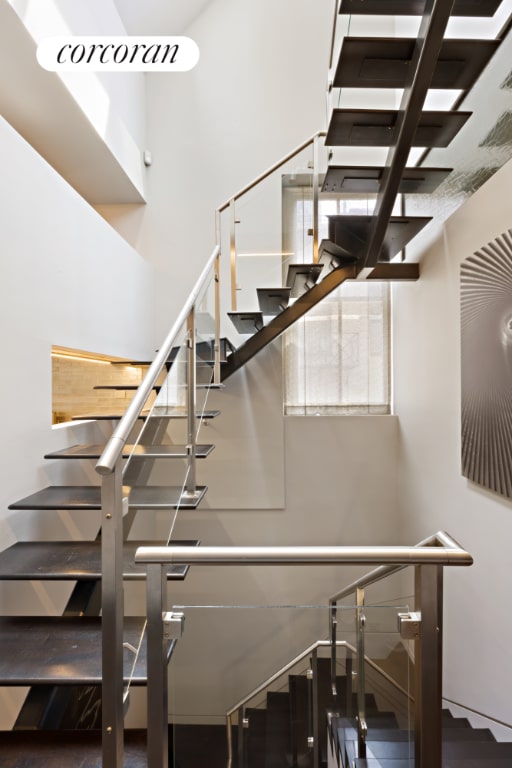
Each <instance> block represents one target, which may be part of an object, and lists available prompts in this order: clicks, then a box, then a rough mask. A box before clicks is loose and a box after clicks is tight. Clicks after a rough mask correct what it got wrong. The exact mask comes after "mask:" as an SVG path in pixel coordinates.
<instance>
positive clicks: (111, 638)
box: [101, 461, 124, 768]
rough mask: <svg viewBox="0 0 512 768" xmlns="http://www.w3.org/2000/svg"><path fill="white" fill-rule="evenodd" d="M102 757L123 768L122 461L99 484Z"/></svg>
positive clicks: (116, 767) (110, 764)
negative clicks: (100, 524) (100, 528)
mask: <svg viewBox="0 0 512 768" xmlns="http://www.w3.org/2000/svg"><path fill="white" fill-rule="evenodd" d="M101 516H102V531H101V560H102V599H101V610H102V620H101V621H102V650H101V660H102V758H103V765H108V766H111V768H122V766H123V751H124V750H123V616H124V600H123V560H122V557H123V483H122V470H121V462H120V461H119V462H118V463H117V464H116V466H115V468H114V471H113V473H112V474H110V475H106V476H105V477H104V478H103V482H102V485H101Z"/></svg>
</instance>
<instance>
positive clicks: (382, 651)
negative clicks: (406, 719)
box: [169, 604, 402, 768]
mask: <svg viewBox="0 0 512 768" xmlns="http://www.w3.org/2000/svg"><path fill="white" fill-rule="evenodd" d="M401 609H402V607H401V606H393V607H391V606H386V607H383V608H376V607H373V606H372V607H371V608H369V609H368V611H367V625H366V629H365V634H366V642H367V647H368V651H369V654H365V655H364V657H363V662H364V663H363V668H364V671H363V674H361V673H358V663H359V661H358V660H359V655H358V648H357V632H356V628H355V618H356V613H357V609H356V608H355V607H354V606H345V607H344V608H343V609H341V610H340V617H339V622H340V625H341V627H343V630H342V631H341V630H340V636H341V637H342V640H341V641H340V643H339V647H338V653H337V675H336V683H337V685H336V692H333V690H332V685H331V676H330V669H331V662H330V647H329V643H328V641H327V640H326V639H325V627H326V621H327V619H328V609H327V607H326V606H320V605H315V606H300V605H289V606H270V605H267V606H261V605H243V606H240V605H238V606H235V605H210V606H206V605H190V604H188V605H176V606H174V607H173V611H176V612H183V613H184V615H185V624H184V627H185V629H184V633H183V636H182V637H181V639H180V640H178V643H177V646H176V648H175V650H174V652H173V655H172V658H171V662H170V665H169V684H170V689H169V690H170V696H169V722H170V723H171V725H172V728H171V731H172V754H173V759H174V761H175V763H174V764H176V765H180V766H187V765H188V764H190V761H191V760H192V759H194V760H197V761H198V762H199V763H203V764H205V765H206V764H209V765H228V763H227V758H228V751H230V754H231V761H232V762H231V765H232V766H233V768H234V766H238V767H239V768H243V767H245V766H247V767H248V768H249V767H250V766H252V765H258V764H260V765H264V764H267V765H270V764H272V765H303V766H311V768H314V766H316V765H320V763H321V761H324V760H325V759H326V756H327V753H328V751H329V750H334V752H335V753H338V752H339V748H340V747H339V735H340V734H339V733H338V731H339V729H349V732H347V734H345V736H346V738H347V739H350V740H351V739H352V737H353V730H354V728H355V729H356V732H357V713H358V711H359V710H358V698H357V694H358V685H359V683H360V682H361V679H362V678H363V679H364V684H365V686H366V690H365V698H364V701H365V702H366V707H367V711H368V716H370V714H371V715H372V717H373V716H375V718H376V719H377V718H378V717H379V712H380V708H381V707H384V709H383V710H382V711H383V712H386V711H387V709H386V708H387V707H389V706H391V705H390V695H389V693H388V691H387V689H386V685H388V683H387V680H386V679H385V678H383V681H380V679H379V677H380V676H381V675H380V672H379V670H378V668H377V666H376V665H377V662H378V661H379V660H380V659H382V658H384V659H385V658H387V657H388V656H389V654H390V652H391V651H393V650H394V649H395V647H396V644H397V642H398V639H397V630H396V615H397V612H398V611H399V610H401ZM234 649H235V652H233V651H234ZM370 654H371V655H370ZM372 657H373V658H372ZM374 660H375V661H374ZM391 687H392V686H391ZM393 690H394V689H393ZM370 707H373V709H372V710H371V713H370V710H369V708H370ZM226 714H229V718H228V721H227V722H228V726H227V725H226ZM382 717H383V722H384V723H385V727H387V728H389V729H390V732H391V727H392V726H391V724H390V723H391V721H390V718H388V719H384V718H385V715H382ZM370 722H371V726H372V728H373V727H374V723H373V720H372V721H370ZM394 728H395V730H396V731H398V730H400V728H399V727H398V723H397V725H395V726H394ZM228 734H229V750H228V739H227V736H228ZM378 735H379V736H380V731H379V733H378ZM345 736H343V737H345ZM400 738H402V737H400ZM265 761H267V762H266V763H265Z"/></svg>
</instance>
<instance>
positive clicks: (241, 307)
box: [221, 140, 323, 346]
mask: <svg viewBox="0 0 512 768" xmlns="http://www.w3.org/2000/svg"><path fill="white" fill-rule="evenodd" d="M320 141H321V143H322V145H323V140H320ZM319 152H320V150H319ZM313 155H314V152H313V143H312V142H311V144H309V145H308V146H307V147H306V148H305V149H303V150H301V151H300V152H298V153H297V154H296V155H294V156H293V157H292V158H291V159H289V160H288V161H286V162H283V163H282V164H281V165H280V166H279V168H277V169H276V170H274V171H273V172H271V173H270V174H269V175H268V176H266V177H264V178H262V179H261V180H260V181H259V183H257V184H256V185H255V186H254V187H252V188H251V189H249V190H248V191H247V192H245V193H244V194H241V195H240V196H239V197H238V198H236V199H235V200H234V202H233V204H232V206H231V207H228V208H226V209H225V210H224V211H223V212H222V214H221V247H222V251H223V254H224V255H225V256H226V255H227V256H228V258H225V259H224V267H223V270H225V268H226V266H228V267H229V271H228V274H226V272H225V271H223V282H224V280H225V278H227V279H226V283H227V285H228V286H229V291H228V294H229V295H228V296H227V299H228V300H227V302H226V306H228V307H229V308H230V309H233V310H236V311H241V312H254V311H258V310H259V308H260V304H259V301H258V295H257V289H258V288H280V287H283V286H285V285H286V277H287V271H288V266H289V264H292V263H294V261H295V259H296V258H297V250H298V248H299V247H300V249H301V250H302V249H303V248H304V247H306V250H307V252H308V258H312V256H313V240H314V237H313V218H312V212H311V215H310V216H309V217H308V218H302V219H301V221H300V225H299V226H298V231H297V232H294V233H290V232H288V231H287V229H286V227H287V222H288V221H289V217H288V216H287V215H286V208H287V206H292V207H294V206H295V205H301V202H302V201H303V200H308V201H312V200H313V178H314V171H315V169H314V167H313V166H314V157H313ZM284 190H287V191H288V192H287V194H286V195H285V194H284ZM290 240H292V241H293V246H292V247H290V245H289V243H290ZM305 243H307V245H306V246H304V244H305ZM228 262H230V263H229V265H228ZM223 296H224V297H226V287H224V290H223ZM222 333H223V335H229V337H230V338H234V340H235V346H238V344H239V343H240V341H242V340H243V339H238V338H237V335H236V331H235V330H234V326H233V325H232V324H231V322H229V321H228V325H227V327H225V329H223V331H222Z"/></svg>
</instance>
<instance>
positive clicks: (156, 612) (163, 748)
mask: <svg viewBox="0 0 512 768" xmlns="http://www.w3.org/2000/svg"><path fill="white" fill-rule="evenodd" d="M166 587H167V578H166V571H165V568H162V566H160V565H154V564H153V565H149V566H148V569H147V581H146V594H147V598H146V599H147V614H148V623H147V658H148V661H147V664H148V670H147V671H148V686H147V721H148V768H167V766H168V760H169V757H168V729H169V726H168V714H167V710H168V707H167V698H168V693H167V653H166V642H165V640H164V622H163V618H162V617H163V612H164V610H165V604H164V595H165V590H166ZM104 765H110V763H104Z"/></svg>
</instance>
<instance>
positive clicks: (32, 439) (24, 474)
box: [0, 119, 154, 727]
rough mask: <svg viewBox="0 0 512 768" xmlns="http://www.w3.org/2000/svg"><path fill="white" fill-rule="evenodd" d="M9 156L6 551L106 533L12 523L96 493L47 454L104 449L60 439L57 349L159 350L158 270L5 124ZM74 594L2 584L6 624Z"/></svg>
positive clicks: (85, 430) (2, 506)
mask: <svg viewBox="0 0 512 768" xmlns="http://www.w3.org/2000/svg"><path fill="white" fill-rule="evenodd" d="M0 144H1V146H2V158H3V166H2V174H1V177H0V207H1V210H2V211H3V216H2V269H1V272H2V277H1V280H0V327H1V329H2V356H3V358H2V360H3V362H2V376H1V378H0V399H1V402H2V403H3V412H2V456H1V462H0V497H1V502H0V546H1V547H2V548H4V547H6V546H8V545H9V544H11V543H13V542H14V541H16V540H17V539H31V538H36V539H37V538H40V539H48V538H50V539H51V538H63V539H68V538H76V537H78V536H80V535H89V536H90V535H94V533H95V527H97V525H98V518H97V517H96V516H95V515H90V514H88V515H87V516H84V515H72V514H70V515H68V514H66V513H56V512H55V513H53V512H48V513H43V514H41V513H39V514H34V513H31V512H18V513H15V512H7V506H8V504H10V503H11V502H13V501H15V500H16V499H18V498H20V497H22V496H25V495H27V494H28V493H32V492H34V491H36V490H38V489H40V488H44V487H45V486H46V485H49V484H52V483H57V484H58V483H63V484H66V483H67V484H73V483H78V484H80V483H82V484H87V483H88V482H89V481H90V482H92V483H97V480H96V478H95V475H94V471H93V468H92V466H89V467H86V466H85V465H84V466H81V467H76V466H75V467H71V466H70V465H69V466H68V465H66V466H63V464H62V462H48V461H47V462H45V461H44V460H43V454H44V453H46V452H48V451H49V450H57V449H58V448H61V447H62V448H64V447H66V445H69V444H73V443H77V442H97V441H98V440H100V441H101V440H104V438H105V435H104V434H103V430H102V429H101V428H100V427H95V426H87V425H83V426H78V425H77V426H74V427H72V428H66V427H64V428H60V429H52V427H51V410H52V408H51V357H50V353H51V346H52V344H57V345H61V346H67V347H74V348H78V349H83V350H88V351H92V352H99V353H104V354H107V355H116V356H126V357H129V358H133V357H135V358H137V357H139V358H140V357H146V356H147V355H148V354H150V352H151V351H152V350H153V348H154V343H153V339H152V333H151V330H152V311H151V293H152V289H153V282H152V274H151V271H150V269H149V267H148V266H147V265H146V264H145V263H144V261H143V260H142V259H141V257H140V256H139V255H138V254H137V253H135V251H133V249H132V248H130V247H129V246H128V245H127V244H126V243H125V242H124V241H123V240H122V239H121V238H120V237H119V236H118V235H117V233H115V232H114V231H113V230H112V229H111V227H109V226H108V225H107V224H106V223H105V222H104V221H103V219H101V217H100V216H99V215H98V214H97V213H96V212H95V211H94V210H93V209H92V208H91V207H90V206H89V205H88V204H87V203H85V202H84V201H83V200H82V198H80V197H79V196H78V194H77V193H76V192H74V191H73V190H72V189H71V188H70V187H69V186H68V184H66V182H64V181H63V180H62V179H61V177H60V176H58V174H57V173H56V172H55V171H53V169H52V168H50V166H49V165H48V164H47V163H46V162H45V161H44V160H42V159H41V157H39V155H37V153H36V152H35V151H34V150H33V149H32V148H31V147H30V146H29V145H28V144H27V143H26V142H25V141H24V140H23V139H22V138H21V137H20V136H19V135H18V134H17V133H16V132H15V131H14V130H13V129H12V128H11V126H9V125H8V124H7V123H6V122H5V121H4V120H3V119H0ZM65 592H66V590H62V589H60V590H59V589H57V590H55V589H54V588H53V587H52V588H49V587H48V588H47V585H44V584H43V585H31V584H28V583H27V584H23V585H21V586H16V585H12V584H7V583H2V584H1V585H0V606H1V612H2V613H9V612H16V611H17V610H18V609H19V605H20V603H21V604H23V605H24V606H25V610H28V611H30V610H31V609H33V610H34V611H35V612H38V611H42V612H43V613H46V612H47V611H50V612H54V611H59V610H60V608H61V606H62V601H63V600H64V598H65ZM3 698H4V693H2V701H3ZM11 701H12V699H11V698H10V697H9V698H8V700H6V701H5V702H4V703H3V706H2V707H0V713H1V714H0V720H1V721H2V722H1V725H0V727H10V724H11V720H10V718H11V717H12V716H13V711H14V710H13V709H12V706H11V703H10V702H11ZM4 717H5V718H7V722H5V721H4V719H3V718H4Z"/></svg>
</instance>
